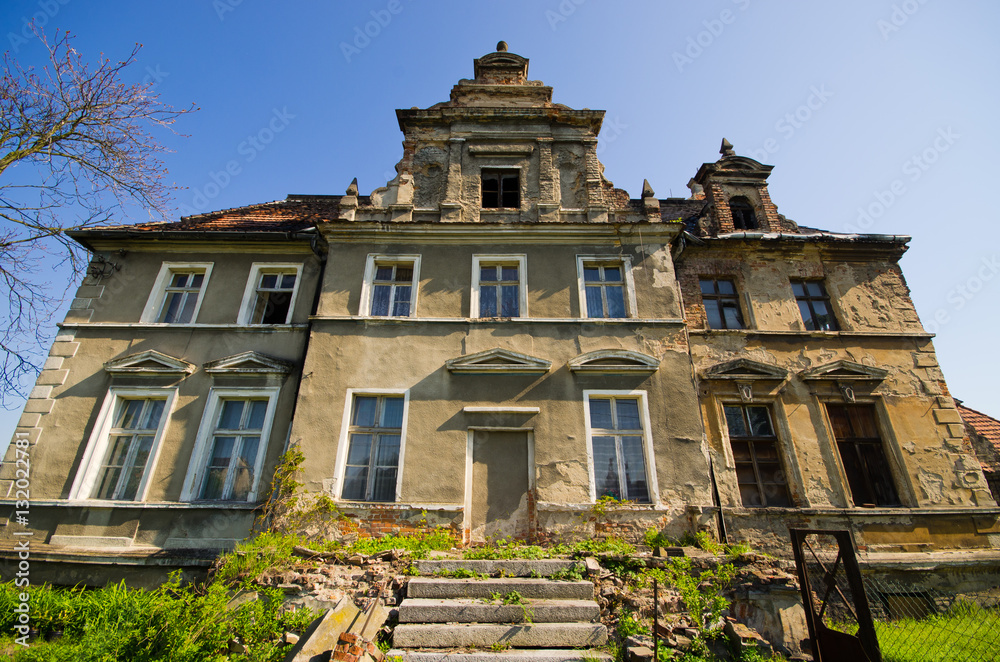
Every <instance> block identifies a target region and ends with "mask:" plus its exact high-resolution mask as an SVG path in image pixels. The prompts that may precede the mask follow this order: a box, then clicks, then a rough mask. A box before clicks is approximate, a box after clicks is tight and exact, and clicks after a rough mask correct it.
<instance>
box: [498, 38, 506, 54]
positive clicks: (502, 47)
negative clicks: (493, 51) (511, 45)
mask: <svg viewBox="0 0 1000 662" xmlns="http://www.w3.org/2000/svg"><path fill="white" fill-rule="evenodd" d="M506 52H507V42H506V41H498V42H497V53H506Z"/></svg>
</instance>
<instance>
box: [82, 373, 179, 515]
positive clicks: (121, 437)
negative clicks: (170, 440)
mask: <svg viewBox="0 0 1000 662" xmlns="http://www.w3.org/2000/svg"><path fill="white" fill-rule="evenodd" d="M174 394H175V390H174V389H155V388H154V389H121V388H115V389H112V390H111V391H109V392H108V396H107V398H105V401H104V404H103V405H102V407H101V411H100V413H99V414H98V417H97V423H96V424H95V426H94V432H93V433H92V434H91V437H90V441H89V442H88V444H87V448H86V450H85V451H84V455H83V459H82V461H81V463H80V471H79V472H78V474H77V477H76V479H75V480H74V481H73V486H72V487H71V489H70V496H69V498H70V499H104V500H114V501H142V500H143V499H144V498H145V493H146V484H147V483H148V481H149V477H150V475H151V474H152V471H153V466H154V465H155V464H156V455H157V450H158V449H159V444H160V439H161V438H162V437H163V433H164V430H165V428H166V425H167V419H168V418H169V413H170V409H171V405H172V404H173V398H174Z"/></svg>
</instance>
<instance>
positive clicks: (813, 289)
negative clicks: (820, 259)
mask: <svg viewBox="0 0 1000 662" xmlns="http://www.w3.org/2000/svg"><path fill="white" fill-rule="evenodd" d="M806 291H807V292H809V296H812V297H823V296H826V293H825V292H824V291H823V286H822V285H821V284H820V282H819V281H815V280H813V281H809V282H807V283H806Z"/></svg>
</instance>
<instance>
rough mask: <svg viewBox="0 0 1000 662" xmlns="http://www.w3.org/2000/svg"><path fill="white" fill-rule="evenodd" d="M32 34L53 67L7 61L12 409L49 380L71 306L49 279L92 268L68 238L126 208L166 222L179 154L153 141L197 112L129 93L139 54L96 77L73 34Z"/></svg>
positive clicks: (7, 334) (0, 211) (3, 99)
mask: <svg viewBox="0 0 1000 662" xmlns="http://www.w3.org/2000/svg"><path fill="white" fill-rule="evenodd" d="M33 30H34V33H35V35H36V36H37V37H38V39H39V40H40V42H41V43H42V45H43V46H44V47H45V49H46V51H47V52H48V62H47V63H46V65H45V66H44V67H42V68H41V69H40V70H37V69H35V68H33V67H24V66H22V65H21V64H20V63H18V62H17V61H16V60H15V59H14V57H13V56H12V54H11V53H10V52H9V51H8V52H7V53H5V54H4V57H3V63H2V69H0V302H4V303H6V310H3V308H2V306H0V327H2V330H0V357H2V358H0V405H2V406H11V405H13V404H15V403H16V402H17V400H18V398H20V397H23V396H24V395H25V390H26V388H27V385H28V384H29V383H30V381H31V379H32V378H33V376H34V375H35V374H36V373H37V372H38V371H39V370H40V369H41V364H42V361H43V360H44V357H45V347H46V346H47V344H48V340H49V338H48V334H49V331H48V329H49V323H50V322H51V317H52V315H53V313H54V312H55V310H56V309H57V308H58V307H59V304H60V303H61V302H62V301H63V300H64V299H65V296H66V289H63V288H61V287H59V285H55V286H53V285H51V284H48V283H46V282H45V277H44V276H43V273H44V274H51V273H52V266H53V263H54V262H55V263H59V264H65V263H69V264H70V265H71V266H72V268H73V271H74V279H75V277H76V276H78V275H79V273H80V271H81V269H82V268H83V266H84V265H85V264H86V260H85V259H83V258H84V257H85V256H84V254H83V251H82V249H80V247H79V246H77V245H76V244H75V243H74V242H72V241H71V240H70V239H69V238H68V237H67V236H66V234H65V232H66V231H67V230H75V229H82V228H87V227H94V226H99V225H112V224H115V223H121V222H123V221H124V220H125V216H126V208H127V207H138V208H141V209H143V210H145V211H146V212H147V213H148V214H149V215H150V216H152V217H154V218H159V219H165V218H167V217H168V214H169V213H170V210H169V203H170V197H171V193H172V191H173V190H174V189H175V187H174V186H171V185H168V184H166V183H165V182H164V176H165V175H166V170H165V168H164V166H163V162H162V161H161V160H160V158H159V157H160V154H162V153H164V152H167V151H168V150H167V149H166V148H165V147H164V146H163V145H162V144H160V142H159V141H158V140H157V139H156V138H155V137H154V136H153V135H152V134H151V133H150V132H151V131H154V130H158V128H166V129H170V128H171V125H172V124H173V123H174V122H175V121H176V120H177V119H178V118H179V117H180V116H182V115H184V114H186V113H189V112H193V111H194V110H197V109H196V108H194V107H193V106H192V107H190V108H185V109H182V110H177V109H174V108H172V107H171V106H169V105H166V104H164V103H163V102H161V101H160V99H159V96H158V95H157V94H156V93H155V91H154V90H153V83H152V82H146V83H137V84H126V83H125V82H123V80H122V78H123V77H124V75H125V74H126V73H127V69H128V67H130V66H131V65H133V64H135V62H136V56H137V55H138V53H139V50H140V48H141V46H140V45H138V44H136V46H135V47H134V48H133V49H132V51H131V53H129V54H128V56H127V57H126V58H125V59H124V60H121V61H119V62H113V61H111V60H109V59H107V58H103V57H102V58H100V59H98V61H97V62H96V64H95V65H94V66H91V65H89V64H88V63H87V62H85V61H84V59H83V58H82V56H81V55H80V54H79V53H78V52H77V51H76V50H75V49H74V48H73V45H72V35H71V34H70V33H68V32H63V33H58V34H56V35H55V36H54V37H53V39H52V42H51V43H50V42H49V40H48V38H46V36H45V34H44V33H42V31H41V30H40V29H39V28H38V27H34V28H33ZM62 285H63V286H64V287H67V288H68V284H65V283H64V284H62Z"/></svg>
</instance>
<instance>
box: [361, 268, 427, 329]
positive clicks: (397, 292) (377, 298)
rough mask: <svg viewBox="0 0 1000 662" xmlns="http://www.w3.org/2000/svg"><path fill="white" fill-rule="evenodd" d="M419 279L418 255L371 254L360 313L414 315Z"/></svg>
mask: <svg viewBox="0 0 1000 662" xmlns="http://www.w3.org/2000/svg"><path fill="white" fill-rule="evenodd" d="M419 282H420V256H419V255H369V256H368V265H367V267H366V269H365V282H364V285H363V287H362V294H361V314H362V315H371V316H373V317H411V316H412V315H413V312H414V310H415V309H416V295H417V283H419Z"/></svg>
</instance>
